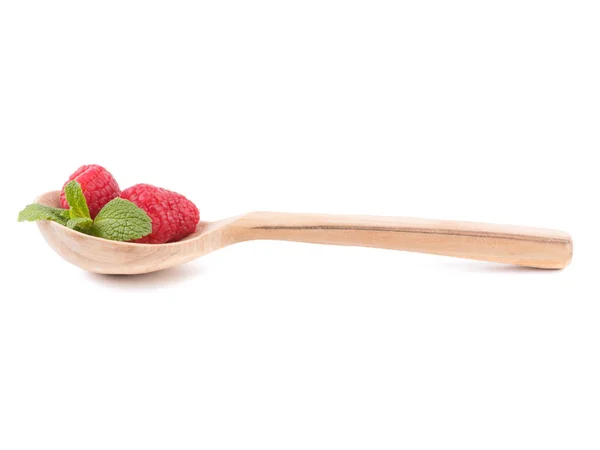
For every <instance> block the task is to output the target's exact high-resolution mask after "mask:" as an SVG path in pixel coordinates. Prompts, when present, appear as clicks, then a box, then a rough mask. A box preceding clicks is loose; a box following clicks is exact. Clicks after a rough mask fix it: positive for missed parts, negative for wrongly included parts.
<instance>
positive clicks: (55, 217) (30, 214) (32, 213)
mask: <svg viewBox="0 0 600 450" xmlns="http://www.w3.org/2000/svg"><path fill="white" fill-rule="evenodd" d="M65 213H66V216H65ZM17 220H18V221H19V222H35V221H37V220H52V221H54V222H58V223H60V224H61V225H66V224H67V221H68V220H69V211H68V210H66V209H60V208H51V207H50V206H45V205H40V204H39V203H32V204H31V205H27V206H26V207H25V209H24V210H23V211H21V212H20V213H19V218H18V219H17Z"/></svg>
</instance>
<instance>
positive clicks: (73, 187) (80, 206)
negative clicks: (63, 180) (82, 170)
mask: <svg viewBox="0 0 600 450" xmlns="http://www.w3.org/2000/svg"><path fill="white" fill-rule="evenodd" d="M65 197H66V199H67V202H68V203H69V207H70V208H71V209H70V210H69V215H70V217H71V219H78V218H80V217H83V218H86V219H89V218H90V210H89V209H88V205H87V202H86V201H85V196H84V195H83V191H82V190H81V185H80V184H79V183H78V182H77V181H71V182H69V183H68V184H67V185H66V186H65Z"/></svg>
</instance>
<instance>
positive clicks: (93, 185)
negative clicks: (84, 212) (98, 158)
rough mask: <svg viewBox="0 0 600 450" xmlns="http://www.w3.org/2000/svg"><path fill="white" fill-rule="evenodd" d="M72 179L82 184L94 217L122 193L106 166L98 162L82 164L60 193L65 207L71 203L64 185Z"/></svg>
mask: <svg viewBox="0 0 600 450" xmlns="http://www.w3.org/2000/svg"><path fill="white" fill-rule="evenodd" d="M72 180H75V181H77V182H78V183H79V184H80V185H81V190H82V191H83V195H84V196H85V200H86V202H87V205H88V208H89V210H90V216H92V219H93V218H94V217H96V214H98V213H99V212H100V210H101V209H102V208H103V207H104V205H106V204H107V203H108V202H110V201H111V200H112V199H113V198H116V197H118V196H119V194H120V193H121V190H120V189H119V185H118V184H117V181H116V180H115V179H114V178H113V176H112V175H111V174H110V172H109V171H108V170H106V169H105V168H104V167H101V166H98V165H96V164H90V165H88V166H81V167H80V168H79V169H77V170H76V171H75V172H74V173H73V174H72V175H71V176H70V177H69V180H68V181H67V182H66V183H65V184H64V185H63V191H62V192H61V193H60V205H61V206H62V207H63V208H68V207H69V203H68V202H67V199H66V198H65V191H64V187H65V186H66V185H67V183H68V182H69V181H72Z"/></svg>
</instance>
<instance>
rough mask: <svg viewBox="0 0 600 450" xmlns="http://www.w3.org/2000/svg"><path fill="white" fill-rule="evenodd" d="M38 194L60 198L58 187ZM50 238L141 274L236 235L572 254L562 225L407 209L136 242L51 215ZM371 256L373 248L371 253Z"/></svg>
mask: <svg viewBox="0 0 600 450" xmlns="http://www.w3.org/2000/svg"><path fill="white" fill-rule="evenodd" d="M36 201H37V202H39V203H42V204H45V205H48V206H54V207H57V206H59V191H53V192H48V193H47V194H44V195H42V196H41V197H39V198H38V199H37V200H36ZM38 226H39V229H40V231H41V233H42V235H43V236H44V238H45V239H46V241H47V242H48V243H49V244H50V246H51V247H52V248H53V249H54V250H55V251H56V252H57V253H58V254H59V255H61V256H62V257H63V258H64V259H66V260H67V261H69V262H71V263H73V264H75V265H77V266H79V267H81V268H83V269H85V270H89V271H91V272H97V273H107V274H138V273H147V272H154V271H156V270H161V269H166V268H168V267H173V266H176V265H179V264H183V263H186V262H188V261H191V260H193V259H196V258H198V257H200V256H203V255H205V254H207V253H210V252H213V251H215V250H218V249H220V248H223V247H226V246H228V245H231V244H235V243H238V242H243V241H249V240H258V239H269V240H283V241H295V242H309V243H317V244H332V245H353V246H361V247H377V248H384V249H392V250H405V251H410V252H419V253H430V254H436V255H446V256H454V257H459V258H467V259H474V260H480V261H492V262H499V263H508V264H515V265H519V266H526V267H537V268H542V269H562V268H564V267H566V266H567V265H568V264H569V263H570V261H571V257H572V252H573V244H572V241H571V237H570V236H569V235H568V234H567V233H565V232H562V231H556V230H548V229H542V228H528V227H520V226H512V225H493V224H485V223H475V222H458V221H447V220H431V219H414V218H407V217H373V216H344V215H324V214H292V213H276V212H252V213H248V214H244V215H241V216H238V217H233V218H230V219H225V220H221V221H218V222H200V224H199V225H198V228H197V230H196V232H195V233H194V234H192V235H191V236H188V237H187V238H186V239H184V240H182V241H180V242H174V243H170V244H158V245H153V244H133V243H127V242H115V241H108V240H105V239H100V238H96V237H93V236H87V235H85V234H82V233H79V232H77V231H73V230H71V229H68V228H66V227H63V226H62V225H59V224H57V223H55V222H47V221H43V222H38ZM374 257H375V256H374Z"/></svg>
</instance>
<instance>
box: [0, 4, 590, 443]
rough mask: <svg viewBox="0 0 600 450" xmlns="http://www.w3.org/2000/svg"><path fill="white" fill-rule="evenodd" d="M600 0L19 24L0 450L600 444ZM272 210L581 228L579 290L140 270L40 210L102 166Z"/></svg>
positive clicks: (409, 257) (302, 261)
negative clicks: (90, 269)
mask: <svg viewBox="0 0 600 450" xmlns="http://www.w3.org/2000/svg"><path fill="white" fill-rule="evenodd" d="M599 23H600V14H599V5H598V2H595V1H587V2H586V1H532V0H519V1H504V2H480V1H471V2H469V1H457V2H456V1H455V2H443V1H438V2H435V1H423V2H397V1H390V2H379V1H369V2H367V1H364V2H353V1H339V2H335V1H325V0H320V1H303V2H282V1H272V2H264V1H258V2H230V1H219V2H187V3H186V2H154V1H146V2H131V1H114V2H109V1H104V2H81V1H73V2H64V1H52V2H48V1H44V2H42V1H39V2H24V1H10V0H8V1H4V2H2V3H1V6H0V65H1V67H0V153H1V156H0V157H1V158H2V164H1V171H2V174H1V177H0V182H1V183H2V186H1V188H2V194H3V196H2V198H3V208H2V220H1V222H0V223H1V225H0V226H1V227H2V229H1V232H2V239H3V240H4V243H3V245H2V276H1V277H2V298H1V300H0V448H2V449H3V450H13V449H36V450H38V449H60V450H69V449H78V450H79V449H144V450H148V449H199V448H202V449H246V448H252V449H254V448H256V449H261V450H264V449H307V448H310V449H332V448H340V449H341V448H344V449H392V448H406V449H441V448H444V449H447V448H452V449H461V450H464V449H506V448H511V449H528V450H529V449H545V450H547V449H567V448H568V449H572V448H577V449H580V450H581V449H598V448H599V447H600V406H599V405H600V301H599V300H600V295H599V289H598V281H597V280H598V259H597V255H598V252H599V251H600V248H599V241H598V227H599V222H598V219H597V212H598V204H599V203H598V198H597V194H598V191H599V184H600V183H599V182H598V176H597V173H598V166H597V164H596V163H595V162H594V160H595V158H596V157H597V154H598V150H599V148H600V133H599V126H598V125H599V123H600V122H599V120H600V106H599V105H600V58H599V54H600V53H599V51H600V27H599V26H598V24H599ZM89 163H98V164H102V165H104V166H105V167H107V168H108V169H109V170H110V171H111V172H112V173H113V174H114V176H115V177H116V178H117V180H118V181H119V183H120V185H121V187H122V188H126V187H127V186H130V185H132V184H135V183H139V182H148V183H152V184H156V185H159V186H163V187H166V188H170V189H172V190H176V191H179V192H181V193H183V194H185V195H186V196H188V197H189V198H191V199H192V200H193V201H195V202H196V203H197V204H198V205H199V207H200V210H201V216H202V218H203V219H204V220H216V219H220V218H225V217H228V216H232V215H237V214H240V213H243V212H247V211H252V210H274V211H291V212H323V213H351V214H379V215H404V216H416V217H434V218H443V219H463V220H476V221H488V222H498V223H513V224H521V225H531V226H542V227H549V228H558V229H564V230H566V231H568V232H570V233H571V234H572V236H573V239H574V242H575V254H574V259H573V263H572V265H571V266H570V267H568V268H567V269H566V270H564V271H535V270H526V269H515V268H512V267H509V266H501V265H494V264H485V263H477V262H470V261H462V260H457V259H451V258H443V257H435V256H427V255H417V254H410V253H403V252H393V251H386V250H376V249H359V248H341V247H326V246H317V245H307V244H293V243H278V242H251V243H244V244H240V245H237V246H233V247H230V248H227V249H224V250H222V251H219V252H217V253H214V254H211V255H208V256H206V257H204V258H202V259H201V260H198V261H195V262H192V263H190V264H187V265H185V266H182V267H180V268H177V269H172V270H168V271H164V272H159V273H156V274H152V275H147V276H138V277H107V276H99V275H93V274H89V273H85V272H83V271H82V270H80V269H78V268H76V267H74V266H71V265H69V264H68V263H66V262H64V261H62V260H61V259H60V258H59V257H58V256H57V255H55V254H54V253H53V252H52V250H51V249H50V248H49V247H48V246H47V245H46V244H45V242H44V241H43V239H42V238H41V236H40V235H39V233H38V231H37V228H36V227H35V226H34V225H32V224H22V223H17V222H16V215H17V212H18V211H19V210H20V209H21V208H22V207H23V206H25V205H26V204H27V203H28V202H30V201H31V200H32V199H33V198H35V197H36V196H37V195H38V194H40V193H42V192H45V191H48V190H53V189H58V188H60V186H61V185H62V183H63V182H64V181H65V180H66V178H67V177H68V175H69V174H70V173H71V172H73V171H74V170H75V169H76V168H77V167H78V166H80V165H82V164H89Z"/></svg>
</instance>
